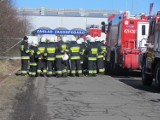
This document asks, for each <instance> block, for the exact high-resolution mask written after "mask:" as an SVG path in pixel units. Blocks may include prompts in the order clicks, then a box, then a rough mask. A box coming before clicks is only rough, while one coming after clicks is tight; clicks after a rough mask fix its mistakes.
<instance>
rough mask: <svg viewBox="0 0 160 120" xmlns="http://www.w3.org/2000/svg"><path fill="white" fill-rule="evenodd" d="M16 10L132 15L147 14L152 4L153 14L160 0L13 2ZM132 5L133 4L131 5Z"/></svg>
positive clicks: (40, 0)
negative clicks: (111, 11)
mask: <svg viewBox="0 0 160 120" xmlns="http://www.w3.org/2000/svg"><path fill="white" fill-rule="evenodd" d="M13 1H14V5H15V6H16V7H17V8H41V7H45V8H66V9H77V8H78V9H79V8H82V9H98V10H118V11H126V10H129V11H131V12H132V13H133V14H139V13H142V12H143V13H146V14H148V13H149V4H150V3H152V2H153V3H154V7H153V13H155V12H156V11H158V10H160V0H13ZM132 3H133V4H132ZM132 6H133V7H132Z"/></svg>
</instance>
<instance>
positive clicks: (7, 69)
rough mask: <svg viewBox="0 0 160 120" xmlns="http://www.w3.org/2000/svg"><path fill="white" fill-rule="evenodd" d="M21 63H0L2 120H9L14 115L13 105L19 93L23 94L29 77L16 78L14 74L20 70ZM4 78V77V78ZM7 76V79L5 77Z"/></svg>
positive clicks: (12, 61) (0, 113)
mask: <svg viewBox="0 0 160 120" xmlns="http://www.w3.org/2000/svg"><path fill="white" fill-rule="evenodd" d="M19 64H20V63H19V61H14V60H10V61H5V60H1V61H0V66H1V69H0V75H1V77H0V80H1V81H0V120H9V115H10V114H11V113H13V106H12V105H13V103H14V100H15V96H16V94H17V93H19V92H22V91H23V88H24V87H25V83H26V80H27V79H28V78H27V77H22V76H16V75H15V74H14V72H16V69H18V68H19ZM2 76H3V77H2ZM4 76H5V77H4Z"/></svg>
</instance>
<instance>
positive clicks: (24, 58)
mask: <svg viewBox="0 0 160 120" xmlns="http://www.w3.org/2000/svg"><path fill="white" fill-rule="evenodd" d="M20 52H21V75H27V73H28V63H29V46H28V37H27V36H25V37H24V38H23V41H22V42H21V45H20Z"/></svg>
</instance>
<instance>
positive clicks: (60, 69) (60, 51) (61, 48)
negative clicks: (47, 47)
mask: <svg viewBox="0 0 160 120" xmlns="http://www.w3.org/2000/svg"><path fill="white" fill-rule="evenodd" d="M57 41H58V44H57V52H56V69H57V77H62V76H64V77H67V70H66V68H65V60H64V59H62V57H63V56H64V55H66V54H67V53H68V48H67V45H66V44H65V42H64V41H63V40H62V37H59V36H58V38H57ZM64 58H65V57H64Z"/></svg>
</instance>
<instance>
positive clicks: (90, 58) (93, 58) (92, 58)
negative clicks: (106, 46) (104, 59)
mask: <svg viewBox="0 0 160 120" xmlns="http://www.w3.org/2000/svg"><path fill="white" fill-rule="evenodd" d="M88 60H97V58H96V57H88Z"/></svg>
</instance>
